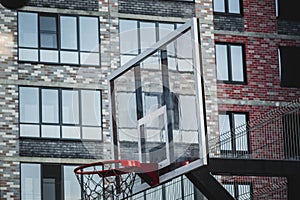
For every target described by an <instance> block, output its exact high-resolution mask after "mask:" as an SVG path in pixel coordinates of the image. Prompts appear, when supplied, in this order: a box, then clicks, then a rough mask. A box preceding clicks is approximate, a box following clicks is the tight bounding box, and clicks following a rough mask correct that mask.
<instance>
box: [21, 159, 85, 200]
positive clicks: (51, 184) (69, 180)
mask: <svg viewBox="0 0 300 200" xmlns="http://www.w3.org/2000/svg"><path fill="white" fill-rule="evenodd" d="M75 167H76V166H71V165H57V164H37V163H22V164H21V199H22V200H32V199H36V200H39V199H44V200H48V199H49V200H53V199H61V197H63V200H73V199H82V195H81V189H80V185H79V183H78V181H77V179H76V176H75V174H74V172H73V170H74V169H75Z"/></svg>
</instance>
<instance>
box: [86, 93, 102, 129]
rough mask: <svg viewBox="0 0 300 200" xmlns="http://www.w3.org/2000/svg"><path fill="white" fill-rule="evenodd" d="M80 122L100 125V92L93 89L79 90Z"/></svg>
mask: <svg viewBox="0 0 300 200" xmlns="http://www.w3.org/2000/svg"><path fill="white" fill-rule="evenodd" d="M81 110H82V116H81V117H82V124H83V125H92V126H100V125H101V101H100V92H99V91H93V90H90V91H89V90H82V91H81Z"/></svg>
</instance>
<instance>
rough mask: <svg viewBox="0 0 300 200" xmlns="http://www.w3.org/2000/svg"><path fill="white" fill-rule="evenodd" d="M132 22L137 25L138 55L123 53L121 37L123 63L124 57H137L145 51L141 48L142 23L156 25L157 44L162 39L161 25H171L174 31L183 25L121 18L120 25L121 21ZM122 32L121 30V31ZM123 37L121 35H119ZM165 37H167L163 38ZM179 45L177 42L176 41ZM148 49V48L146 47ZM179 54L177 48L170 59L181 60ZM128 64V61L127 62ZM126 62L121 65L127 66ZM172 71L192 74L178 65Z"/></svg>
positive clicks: (158, 56)
mask: <svg viewBox="0 0 300 200" xmlns="http://www.w3.org/2000/svg"><path fill="white" fill-rule="evenodd" d="M123 20H124V21H132V22H135V23H136V27H135V28H136V29H137V30H136V34H137V38H136V39H137V48H138V49H137V53H123V52H122V49H121V36H120V41H119V45H120V61H122V56H132V57H135V56H137V55H138V54H140V53H142V51H144V50H145V49H143V48H142V46H141V23H152V24H154V28H155V42H158V41H159V40H160V39H161V38H160V24H169V25H173V27H174V29H173V31H174V30H176V29H177V28H178V27H179V26H180V25H182V23H180V22H168V21H151V20H138V19H128V18H120V19H119V25H120V24H121V21H123ZM131 30H134V29H131ZM119 31H120V29H119ZM119 34H120V35H121V33H119ZM163 37H165V36H163ZM176 44H177V41H176ZM146 48H148V47H146ZM177 53H178V48H177V47H175V52H174V54H175V55H168V57H170V58H177V59H179V60H181V58H180V56H178V55H177ZM153 57H157V58H158V59H159V58H160V55H155V54H154V55H153ZM126 62H127V61H126ZM126 62H124V63H122V62H121V64H125V63H126ZM147 70H157V69H150V68H147ZM170 70H174V71H180V72H190V71H189V70H182V69H180V66H179V65H178V64H177V65H176V69H170Z"/></svg>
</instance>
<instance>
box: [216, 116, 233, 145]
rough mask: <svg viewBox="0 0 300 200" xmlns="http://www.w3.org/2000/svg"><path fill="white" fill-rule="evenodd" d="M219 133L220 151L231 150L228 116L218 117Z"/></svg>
mask: <svg viewBox="0 0 300 200" xmlns="http://www.w3.org/2000/svg"><path fill="white" fill-rule="evenodd" d="M219 132H220V141H221V150H232V147H231V128H230V121H229V115H225V114H220V115H219Z"/></svg>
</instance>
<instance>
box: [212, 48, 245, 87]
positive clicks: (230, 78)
mask: <svg viewBox="0 0 300 200" xmlns="http://www.w3.org/2000/svg"><path fill="white" fill-rule="evenodd" d="M217 45H223V46H226V51H227V55H226V57H227V72H228V79H227V80H220V79H218V75H217V74H218V67H217V52H216V53H215V58H216V73H217V74H216V78H217V83H225V84H241V85H247V84H248V83H247V66H246V52H245V49H246V48H245V44H242V43H227V42H215V49H216V48H217ZM232 46H238V47H241V49H242V52H241V55H242V64H243V66H242V70H243V81H235V80H233V78H232V74H233V71H232V68H233V67H232V59H231V47H232Z"/></svg>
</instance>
